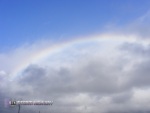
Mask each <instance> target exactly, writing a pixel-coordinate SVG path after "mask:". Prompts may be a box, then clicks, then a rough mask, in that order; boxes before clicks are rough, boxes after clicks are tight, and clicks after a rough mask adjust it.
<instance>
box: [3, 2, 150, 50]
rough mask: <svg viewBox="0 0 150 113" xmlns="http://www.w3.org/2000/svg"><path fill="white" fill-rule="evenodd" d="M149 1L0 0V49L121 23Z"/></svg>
mask: <svg viewBox="0 0 150 113" xmlns="http://www.w3.org/2000/svg"><path fill="white" fill-rule="evenodd" d="M149 6H150V1H149V0H0V51H5V50H8V49H10V48H12V47H16V46H19V45H21V44H23V43H31V42H34V41H36V40H40V39H43V38H49V39H51V40H58V39H59V38H60V37H61V38H62V39H66V38H71V37H75V36H80V35H88V34H94V33H99V32H101V31H105V30H106V29H105V26H106V25H108V24H113V25H116V26H124V25H126V24H128V23H131V22H132V21H134V19H136V18H138V17H140V16H141V15H143V14H145V12H147V11H148V10H149Z"/></svg>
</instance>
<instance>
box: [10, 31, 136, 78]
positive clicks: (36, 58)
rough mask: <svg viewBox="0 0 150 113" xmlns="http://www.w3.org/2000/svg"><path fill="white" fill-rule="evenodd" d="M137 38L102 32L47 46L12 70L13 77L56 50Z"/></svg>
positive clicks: (131, 40)
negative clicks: (82, 44) (83, 44)
mask: <svg viewBox="0 0 150 113" xmlns="http://www.w3.org/2000/svg"><path fill="white" fill-rule="evenodd" d="M136 40H137V39H136V38H135V36H128V38H127V36H124V35H115V34H102V35H95V36H87V37H86V38H84V37H79V38H75V39H73V40H68V41H65V42H62V43H58V44H56V45H54V46H49V47H46V48H44V49H42V50H40V51H38V52H37V53H34V54H33V55H32V56H29V57H28V58H26V59H25V60H24V61H22V62H21V63H20V64H19V65H18V66H17V67H15V69H14V70H13V71H12V72H11V78H12V79H14V78H16V77H17V76H19V75H20V74H21V72H22V71H23V70H24V69H26V68H27V67H28V66H29V65H30V64H31V63H34V62H37V61H40V60H42V59H44V58H45V57H46V56H49V55H52V54H53V53H55V52H59V51H61V50H63V49H64V48H68V47H70V46H72V45H74V44H78V43H84V42H91V41H93V42H94V41H96V42H98V41H109V42H115V43H121V42H124V41H128V42H135V41H136Z"/></svg>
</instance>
